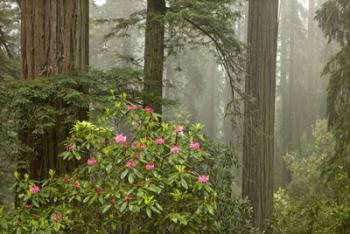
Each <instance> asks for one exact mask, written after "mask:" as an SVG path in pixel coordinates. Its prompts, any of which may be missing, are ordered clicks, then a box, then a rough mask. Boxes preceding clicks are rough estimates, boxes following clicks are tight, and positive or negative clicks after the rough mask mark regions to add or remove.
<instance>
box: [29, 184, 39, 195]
mask: <svg viewBox="0 0 350 234" xmlns="http://www.w3.org/2000/svg"><path fill="white" fill-rule="evenodd" d="M30 191H31V192H32V193H33V194H35V193H38V192H40V187H39V186H37V185H33V186H32V187H31V189H30Z"/></svg>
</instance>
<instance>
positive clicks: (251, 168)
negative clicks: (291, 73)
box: [242, 0, 278, 231]
mask: <svg viewBox="0 0 350 234" xmlns="http://www.w3.org/2000/svg"><path fill="white" fill-rule="evenodd" d="M277 31H278V0H250V1H249V16H248V68H247V77H246V81H245V91H246V94H247V95H249V96H250V97H251V98H250V99H249V100H247V101H246V103H245V113H244V134H243V177H242V178H243V188H242V193H243V196H244V197H248V199H249V200H250V202H251V204H252V206H253V222H254V225H255V226H256V227H259V228H260V229H261V231H264V230H266V228H267V224H268V222H269V221H271V219H272V195H273V191H272V185H273V158H274V120H275V86H276V74H275V73H276V51H277Z"/></svg>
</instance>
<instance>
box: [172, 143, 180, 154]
mask: <svg viewBox="0 0 350 234" xmlns="http://www.w3.org/2000/svg"><path fill="white" fill-rule="evenodd" d="M170 152H171V153H173V154H177V153H180V152H181V148H180V147H179V146H177V145H174V146H173V147H171V148H170Z"/></svg>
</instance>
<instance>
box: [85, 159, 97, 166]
mask: <svg viewBox="0 0 350 234" xmlns="http://www.w3.org/2000/svg"><path fill="white" fill-rule="evenodd" d="M96 163H97V161H96V159H95V158H89V159H88V161H87V164H88V165H89V166H94V165H95V164H96Z"/></svg>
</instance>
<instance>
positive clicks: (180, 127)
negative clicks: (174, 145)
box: [175, 126, 184, 133]
mask: <svg viewBox="0 0 350 234" xmlns="http://www.w3.org/2000/svg"><path fill="white" fill-rule="evenodd" d="M183 131H184V127H182V126H177V127H176V129H175V132H176V133H183Z"/></svg>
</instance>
